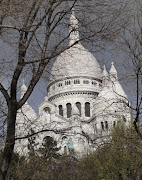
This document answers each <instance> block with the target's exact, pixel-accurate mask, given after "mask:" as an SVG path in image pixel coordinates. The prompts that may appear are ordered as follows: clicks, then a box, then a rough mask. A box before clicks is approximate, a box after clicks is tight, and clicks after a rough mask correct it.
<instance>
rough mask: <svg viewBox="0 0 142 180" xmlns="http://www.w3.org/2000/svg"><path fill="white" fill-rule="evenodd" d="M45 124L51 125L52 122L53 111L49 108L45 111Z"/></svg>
mask: <svg viewBox="0 0 142 180" xmlns="http://www.w3.org/2000/svg"><path fill="white" fill-rule="evenodd" d="M42 119H43V122H44V123H45V124H49V123H50V122H51V110H50V108H49V107H45V108H44V109H43V118H42Z"/></svg>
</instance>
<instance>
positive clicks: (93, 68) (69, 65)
mask: <svg viewBox="0 0 142 180" xmlns="http://www.w3.org/2000/svg"><path fill="white" fill-rule="evenodd" d="M75 76H77V77H80V76H86V77H93V78H98V79H101V77H102V74H101V69H100V66H99V64H98V62H97V60H96V58H95V57H94V56H93V55H92V54H91V53H90V52H89V51H88V50H87V49H85V48H84V47H83V46H82V45H81V44H80V43H79V44H76V45H74V46H73V47H71V48H69V49H67V50H65V51H64V52H63V53H61V54H60V56H59V57H58V58H57V59H56V61H55V63H54V65H53V67H52V71H51V77H50V80H51V81H55V80H59V79H61V78H65V77H67V78H69V77H75Z"/></svg>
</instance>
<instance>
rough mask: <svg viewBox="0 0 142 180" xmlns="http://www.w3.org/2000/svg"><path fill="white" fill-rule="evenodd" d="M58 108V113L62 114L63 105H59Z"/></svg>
mask: <svg viewBox="0 0 142 180" xmlns="http://www.w3.org/2000/svg"><path fill="white" fill-rule="evenodd" d="M58 108H59V115H60V116H63V106H62V105H59V106H58Z"/></svg>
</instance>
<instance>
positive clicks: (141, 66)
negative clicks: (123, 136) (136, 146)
mask: <svg viewBox="0 0 142 180" xmlns="http://www.w3.org/2000/svg"><path fill="white" fill-rule="evenodd" d="M141 8H142V3H141V1H133V0H132V1H130V4H129V5H127V12H128V14H127V15H126V17H125V18H126V19H127V24H126V25H125V26H124V25H122V24H121V26H122V28H123V31H122V34H121V36H119V38H118V39H117V40H118V41H117V50H118V51H119V53H122V54H123V57H124V60H123V61H121V65H122V66H123V67H124V68H125V75H124V73H123V81H124V82H126V85H127V87H129V96H130V100H131V105H130V104H127V105H128V106H130V108H131V110H132V116H133V117H132V118H133V124H134V127H135V130H136V132H137V133H138V135H139V136H140V137H141V138H142V133H141V130H140V121H141V117H142V21H141V20H142V9H141Z"/></svg>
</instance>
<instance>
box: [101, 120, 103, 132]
mask: <svg viewBox="0 0 142 180" xmlns="http://www.w3.org/2000/svg"><path fill="white" fill-rule="evenodd" d="M101 128H102V130H103V131H104V123H103V122H101Z"/></svg>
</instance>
